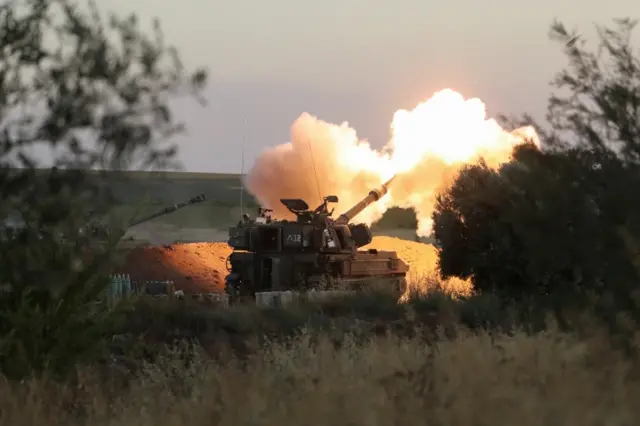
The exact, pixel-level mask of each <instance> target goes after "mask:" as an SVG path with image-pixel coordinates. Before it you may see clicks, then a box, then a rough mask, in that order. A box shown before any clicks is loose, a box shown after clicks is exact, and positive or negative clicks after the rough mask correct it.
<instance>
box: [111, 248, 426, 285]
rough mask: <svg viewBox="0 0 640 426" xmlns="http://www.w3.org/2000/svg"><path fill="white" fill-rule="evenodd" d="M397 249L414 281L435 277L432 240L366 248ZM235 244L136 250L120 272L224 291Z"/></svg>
mask: <svg viewBox="0 0 640 426" xmlns="http://www.w3.org/2000/svg"><path fill="white" fill-rule="evenodd" d="M369 248H375V249H378V250H387V251H396V252H397V253H398V256H399V257H400V258H401V259H402V260H404V261H405V262H407V263H408V264H409V266H410V268H411V271H410V273H409V278H410V281H416V279H417V280H421V281H424V279H425V277H432V276H433V273H434V271H435V268H436V262H437V258H438V256H437V252H436V249H435V248H434V247H433V246H432V245H430V244H423V243H417V242H414V241H407V240H402V239H400V238H394V237H384V236H378V237H374V238H373V241H372V243H371V244H369V245H368V246H366V247H363V249H369ZM230 253H231V248H230V247H229V246H228V245H227V244H226V243H185V244H173V245H169V246H154V247H144V248H138V249H135V250H132V251H131V252H130V253H129V254H128V255H127V258H126V261H125V263H124V265H123V267H122V269H121V271H120V272H122V273H126V274H129V275H130V276H131V278H132V279H133V280H136V281H144V280H149V281H152V280H171V281H173V282H174V283H175V285H176V288H177V289H178V290H183V291H184V292H185V293H203V292H220V291H223V289H224V277H225V275H226V274H227V268H226V260H227V257H228V256H229V254H230Z"/></svg>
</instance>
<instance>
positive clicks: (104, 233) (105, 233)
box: [80, 194, 206, 240]
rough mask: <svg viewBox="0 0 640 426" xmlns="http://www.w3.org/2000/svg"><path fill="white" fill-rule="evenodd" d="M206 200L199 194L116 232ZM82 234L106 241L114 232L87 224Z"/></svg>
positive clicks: (82, 229)
mask: <svg viewBox="0 0 640 426" xmlns="http://www.w3.org/2000/svg"><path fill="white" fill-rule="evenodd" d="M205 200H206V197H205V195H204V194H200V195H198V196H196V197H192V198H189V199H188V200H187V201H184V202H181V203H177V204H174V205H172V206H168V207H165V208H163V209H161V210H158V211H156V212H154V213H150V214H148V215H145V216H143V217H141V218H139V219H136V220H134V221H132V222H131V223H129V224H128V225H127V226H126V227H125V228H124V229H117V231H118V232H120V233H123V234H124V232H126V231H127V230H128V229H129V228H131V227H133V226H136V225H139V224H141V223H144V222H148V221H150V220H153V219H155V218H157V217H160V216H164V215H167V214H170V213H173V212H175V211H178V210H180V209H182V208H184V207H187V206H190V205H192V204H197V203H201V202H203V201H205ZM80 231H81V232H82V233H85V234H87V235H88V236H90V237H94V238H97V239H102V240H106V239H108V238H109V237H110V236H111V235H112V234H113V232H114V230H112V229H111V228H110V227H109V226H106V225H104V224H96V223H91V224H88V225H86V226H84V227H83V228H81V230H80Z"/></svg>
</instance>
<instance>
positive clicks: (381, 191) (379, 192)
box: [336, 175, 396, 224]
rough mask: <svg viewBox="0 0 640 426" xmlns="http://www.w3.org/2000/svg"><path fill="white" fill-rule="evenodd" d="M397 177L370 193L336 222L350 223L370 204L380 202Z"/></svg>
mask: <svg viewBox="0 0 640 426" xmlns="http://www.w3.org/2000/svg"><path fill="white" fill-rule="evenodd" d="M395 177H396V176H395V175H394V176H393V177H392V178H391V179H389V180H388V181H386V182H385V183H383V184H382V185H380V186H379V187H378V188H375V189H372V190H371V191H369V194H368V195H367V196H366V197H364V198H363V199H362V200H360V201H359V202H358V203H357V204H355V205H354V206H353V207H351V208H350V209H349V210H347V211H346V212H344V213H342V214H341V215H340V216H339V217H338V219H337V220H336V222H337V223H339V224H347V223H349V222H350V221H351V219H353V218H354V217H356V216H357V215H358V214H360V212H361V211H363V210H364V209H366V208H367V207H368V206H369V204H371V203H373V202H375V201H378V200H379V199H380V198H382V197H383V196H384V195H385V194H386V193H387V192H388V191H389V185H391V182H392V181H393V180H394V179H395Z"/></svg>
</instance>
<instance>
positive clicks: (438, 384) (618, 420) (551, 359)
mask: <svg viewBox="0 0 640 426" xmlns="http://www.w3.org/2000/svg"><path fill="white" fill-rule="evenodd" d="M438 301H440V302H442V301H443V299H442V298H441V297H440V298H437V297H436V298H434V299H433V300H425V301H423V302H422V303H419V304H415V305H412V306H399V305H397V304H395V303H381V302H378V303H377V304H376V305H375V306H373V305H366V303H365V304H360V305H359V306H356V305H353V306H342V307H340V306H333V307H329V306H327V307H325V308H323V309H322V310H317V311H316V312H315V313H313V312H310V311H305V312H301V311H294V310H259V309H255V308H252V309H248V310H242V309H236V310H230V311H227V312H216V311H215V310H211V309H209V310H205V309H203V308H200V309H198V308H195V307H185V308H181V309H177V308H170V307H167V310H163V309H159V308H158V307H157V306H156V307H153V308H152V307H151V306H149V307H148V308H147V309H151V310H149V311H145V310H144V309H141V310H140V311H138V313H137V314H136V318H137V319H136V318H132V319H131V320H130V323H129V325H128V326H127V331H128V332H129V334H130V336H131V337H130V338H129V341H130V342H139V341H140V340H142V339H147V340H149V343H151V345H152V346H153V348H154V350H155V351H156V352H157V353H158V354H159V355H158V358H155V359H153V360H152V361H150V362H144V363H143V362H141V361H139V360H137V357H140V356H142V354H144V353H145V352H144V351H142V350H140V349H139V348H138V349H136V347H133V348H132V347H128V349H127V346H126V345H125V346H122V344H120V345H121V346H119V348H120V349H118V350H117V351H116V352H114V355H113V356H112V357H111V358H110V359H111V361H109V362H107V363H101V364H96V365H92V366H88V367H83V368H81V369H80V370H79V371H78V373H77V375H76V376H75V378H74V379H73V380H71V381H69V382H67V383H65V384H55V383H53V382H50V381H46V380H44V379H33V380H32V381H27V382H25V383H22V384H9V383H6V382H0V424H2V425H16V426H20V425H33V426H35V425H38V426H39V425H42V424H47V425H52V426H56V425H92V426H101V425H105V426H106V425H109V426H118V425H122V426H125V425H127V426H128V425H131V426H133V425H154V426H185V425H188V426H199V425H203V426H204V425H211V424H215V425H229V426H231V425H265V426H269V425H310V426H315V425H318V426H321V425H322V426H324V425H353V426H359V425H363V426H365V425H367V426H368V425H380V426H383V425H384V426H386V425H425V424H427V425H447V426H449V425H451V426H475V425H478V426H481V425H482V426H485V425H491V426H501V425H505V426H506V425H513V424H518V425H523V426H528V425H531V426H534V425H535V426H538V425H546V424H553V425H559V426H564V425H567V426H569V425H571V426H574V425H575V426H578V425H579V426H591V425H593V426H595V425H603V424H610V425H620V426H623V425H629V426H631V425H635V424H636V421H637V419H638V418H640V405H638V404H637V399H638V397H640V380H639V376H638V373H639V372H640V370H638V363H637V360H636V359H635V358H633V357H632V358H629V357H625V356H624V355H623V354H622V352H620V351H618V350H615V349H614V346H613V345H612V344H611V340H610V339H609V336H608V335H607V334H606V333H601V332H600V330H599V329H598V328H597V327H593V328H587V329H585V330H587V332H583V333H573V334H569V333H563V332H560V331H558V330H556V329H554V328H553V327H551V328H550V329H548V330H547V331H546V332H543V333H539V334H529V333H525V332H523V331H515V332H514V331H512V332H509V333H508V334H507V333H505V332H504V330H503V331H500V330H499V329H498V328H497V327H495V328H492V329H489V330H488V331H482V330H481V329H475V331H473V330H472V329H471V328H468V324H467V326H465V325H464V324H465V323H469V321H470V320H469V318H467V319H466V320H464V315H467V317H468V312H467V313H466V314H464V313H463V314H464V315H463V317H459V316H458V315H459V314H460V313H456V311H455V310H452V309H451V307H452V306H453V305H452V304H451V302H448V303H439V302H438ZM154 306H155V305H154ZM447 306H448V307H447ZM465 309H468V308H465ZM498 316H499V318H498ZM494 319H497V320H499V321H505V322H508V321H506V316H505V315H499V314H498V313H497V312H496V313H495V318H494ZM463 320H464V321H463ZM323 324H324V325H323ZM381 325H384V327H383V328H380V326H381ZM436 325H437V326H439V327H441V329H440V330H439V329H438V327H436ZM425 326H426V328H425ZM494 326H495V324H494ZM294 329H295V330H298V331H297V332H295V330H294ZM385 330H386V331H385ZM179 336H182V337H188V338H190V339H193V338H195V340H196V341H197V342H198V343H197V344H196V346H190V345H183V346H178V347H174V348H173V349H171V350H170V351H168V352H167V351H165V350H164V349H162V348H163V347H162V345H161V344H160V343H162V342H168V341H171V340H173V339H175V338H176V337H179ZM251 336H254V338H252V337H251ZM260 336H263V337H262V338H261V337H260ZM269 336H270V337H269ZM139 339H140V340H139ZM114 341H116V340H115V339H114ZM136 344H137V343H136ZM147 356H148V355H147Z"/></svg>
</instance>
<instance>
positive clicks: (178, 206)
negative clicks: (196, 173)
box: [129, 194, 206, 227]
mask: <svg viewBox="0 0 640 426" xmlns="http://www.w3.org/2000/svg"><path fill="white" fill-rule="evenodd" d="M204 200H206V197H205V196H204V194H200V195H198V196H196V197H192V198H189V199H188V200H187V201H184V202H182V203H177V204H174V205H173V206H169V207H165V208H164V209H162V210H160V211H157V212H155V213H152V214H150V215H147V216H144V217H142V218H140V219H138V220H135V221H133V222H132V223H130V224H129V226H130V227H131V226H135V225H139V224H141V223H142V222H147V221H149V220H152V219H155V218H157V217H160V216H164V215H165V214H169V213H173V212H175V211H176V210H180V209H181V208H183V207H186V206H189V205H191V204H196V203H201V202H203V201H204Z"/></svg>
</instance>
